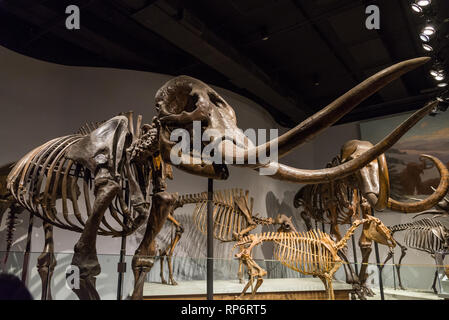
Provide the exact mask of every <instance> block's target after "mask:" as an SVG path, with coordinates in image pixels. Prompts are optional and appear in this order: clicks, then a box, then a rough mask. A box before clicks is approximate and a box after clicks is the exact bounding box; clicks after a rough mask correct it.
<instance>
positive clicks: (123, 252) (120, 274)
mask: <svg viewBox="0 0 449 320" xmlns="http://www.w3.org/2000/svg"><path fill="white" fill-rule="evenodd" d="M125 190H126V191H125V202H126V204H127V205H128V207H130V206H129V205H130V203H129V191H128V190H129V185H128V181H126V188H125ZM127 223H128V222H127V219H126V216H123V224H124V225H125V226H126V224H127ZM125 255H126V235H125V234H123V235H122V241H121V245H120V258H119V262H118V265H117V272H118V281H117V300H122V297H123V278H124V275H125V272H126V262H125Z"/></svg>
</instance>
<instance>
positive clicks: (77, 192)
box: [8, 125, 138, 236]
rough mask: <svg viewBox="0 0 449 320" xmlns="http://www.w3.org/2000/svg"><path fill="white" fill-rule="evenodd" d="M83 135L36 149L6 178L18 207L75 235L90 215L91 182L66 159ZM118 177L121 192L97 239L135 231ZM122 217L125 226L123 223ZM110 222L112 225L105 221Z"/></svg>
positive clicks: (85, 130) (86, 130)
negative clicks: (20, 206) (67, 153)
mask: <svg viewBox="0 0 449 320" xmlns="http://www.w3.org/2000/svg"><path fill="white" fill-rule="evenodd" d="M93 127H94V125H91V127H89V126H87V127H86V128H82V129H80V132H83V133H85V134H86V135H87V134H89V133H90V132H91V131H92V130H94V129H93ZM85 134H72V135H68V136H64V137H59V138H56V139H53V140H51V141H49V142H47V143H45V144H43V145H41V146H39V147H37V148H35V149H34V150H32V151H31V152H29V153H28V154H27V155H26V156H25V157H23V158H22V159H21V160H20V161H18V162H17V164H16V165H15V166H14V168H13V169H12V171H11V173H10V175H9V176H8V180H9V183H8V188H9V189H10V190H11V192H12V194H13V196H14V198H15V199H16V200H17V201H18V202H19V203H20V205H22V206H23V207H25V208H27V209H28V210H29V211H30V212H32V213H34V214H36V215H37V216H39V217H40V218H42V219H44V220H45V221H47V222H49V223H51V224H52V225H54V226H57V227H59V228H62V229H67V230H71V231H75V232H82V231H83V228H84V225H85V222H86V220H87V218H88V217H89V216H90V215H91V214H92V206H93V200H94V195H93V179H92V177H91V173H90V171H89V170H88V169H87V168H85V167H83V166H82V165H81V164H77V163H75V162H74V161H72V160H69V159H67V158H66V157H65V155H66V152H67V150H68V148H69V147H70V146H71V145H73V144H75V143H77V142H78V141H79V140H80V139H81V138H83V137H84V136H85ZM134 169H135V168H134ZM122 171H123V170H122ZM121 174H122V179H120V180H121V181H122V192H121V193H119V195H118V196H116V198H115V200H114V201H113V202H112V204H111V205H110V206H109V209H108V210H107V212H106V214H105V215H104V217H103V219H102V222H101V225H100V228H99V231H98V234H99V235H112V236H121V235H122V234H130V233H132V232H133V231H134V230H135V228H137V227H138V226H135V225H134V223H133V219H132V217H133V212H132V207H131V208H129V209H128V208H127V207H126V204H125V202H124V200H123V199H125V188H124V187H125V186H124V185H123V183H124V182H123V181H125V179H124V173H123V172H121ZM68 200H70V204H69V201H68ZM58 202H59V204H58ZM80 204H81V206H80ZM58 207H59V208H60V209H59V210H58ZM69 208H70V209H69ZM108 213H109V214H108ZM125 215H126V218H127V219H126V220H127V223H126V225H125V224H124V223H123V217H124V216H125ZM111 218H112V219H113V221H114V222H113V223H111V222H110V221H108V220H110V219H111ZM111 224H113V225H111Z"/></svg>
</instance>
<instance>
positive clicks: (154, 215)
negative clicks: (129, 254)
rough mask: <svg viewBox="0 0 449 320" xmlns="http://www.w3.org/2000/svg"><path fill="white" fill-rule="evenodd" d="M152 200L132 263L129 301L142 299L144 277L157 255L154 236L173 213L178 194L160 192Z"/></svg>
mask: <svg viewBox="0 0 449 320" xmlns="http://www.w3.org/2000/svg"><path fill="white" fill-rule="evenodd" d="M152 198H153V201H152V204H151V211H150V217H149V218H148V223H147V229H146V231H145V235H144V237H143V239H142V242H141V243H140V245H139V247H138V248H137V250H136V252H135V254H134V257H133V261H132V268H133V273H134V291H133V294H132V296H131V299H133V300H141V299H142V298H143V284H144V281H145V276H146V274H147V273H148V272H149V271H150V270H151V268H152V267H153V265H154V259H155V256H156V255H157V251H156V242H155V240H156V236H157V235H158V233H159V232H160V231H161V229H162V227H163V225H164V223H165V221H166V219H167V217H168V215H169V214H170V213H173V211H174V208H175V206H176V203H177V201H178V194H177V193H176V194H172V193H168V192H166V191H161V192H157V193H155V194H154V195H153V197H152Z"/></svg>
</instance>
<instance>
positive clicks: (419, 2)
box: [415, 0, 432, 7]
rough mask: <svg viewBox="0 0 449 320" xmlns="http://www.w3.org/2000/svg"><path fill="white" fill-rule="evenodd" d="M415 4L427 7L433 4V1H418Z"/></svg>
mask: <svg viewBox="0 0 449 320" xmlns="http://www.w3.org/2000/svg"><path fill="white" fill-rule="evenodd" d="M415 3H416V4H417V5H418V6H420V7H426V6H428V5H429V4H431V3H432V0H417V1H415Z"/></svg>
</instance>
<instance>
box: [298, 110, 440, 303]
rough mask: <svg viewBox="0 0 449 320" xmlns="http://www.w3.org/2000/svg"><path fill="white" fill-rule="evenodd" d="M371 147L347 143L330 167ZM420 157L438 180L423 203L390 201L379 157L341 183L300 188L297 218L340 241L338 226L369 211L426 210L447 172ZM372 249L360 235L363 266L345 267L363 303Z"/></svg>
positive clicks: (365, 143) (367, 292) (437, 197)
mask: <svg viewBox="0 0 449 320" xmlns="http://www.w3.org/2000/svg"><path fill="white" fill-rule="evenodd" d="M432 105H436V102H431V103H429V104H428V106H432ZM372 147H373V145H372V144H371V143H370V142H368V141H360V140H351V141H348V142H347V143H345V144H344V145H343V146H342V148H341V153H340V156H338V157H336V158H334V160H333V162H332V163H331V164H329V166H330V167H333V166H338V165H342V164H345V163H347V162H348V161H353V160H354V159H357V158H358V157H359V156H360V155H362V154H364V153H365V151H366V150H370V149H371V148H372ZM421 157H422V162H423V163H424V159H427V160H430V161H432V163H434V164H435V166H436V168H437V169H438V171H439V173H440V177H441V178H440V182H439V186H438V188H437V189H436V190H435V192H434V193H433V194H432V195H431V196H429V197H428V198H426V199H424V200H418V201H416V202H412V203H410V202H400V201H397V200H394V199H392V198H390V181H389V176H388V167H387V161H386V158H385V155H384V154H381V155H380V156H378V157H377V159H374V160H373V161H371V162H370V163H368V164H367V165H366V166H364V167H363V168H361V169H360V170H358V171H356V172H354V174H352V175H349V176H347V177H345V178H344V179H341V180H337V181H332V182H330V183H325V184H316V185H306V186H304V187H302V188H301V189H300V190H299V191H298V193H297V194H296V195H295V198H294V206H295V207H296V208H301V213H300V214H301V217H302V218H303V219H304V221H305V223H306V226H307V228H308V229H311V227H312V225H311V219H315V221H319V222H322V223H327V224H330V228H331V234H332V235H333V236H335V237H336V239H337V240H339V239H341V234H340V231H339V225H343V224H350V223H351V221H352V219H354V218H357V219H361V218H366V217H367V216H368V215H372V210H376V211H382V210H384V209H385V208H388V209H390V210H393V211H398V212H404V213H416V212H421V211H423V210H427V209H429V208H431V207H433V206H434V205H436V204H437V203H438V202H439V201H440V200H442V199H443V198H444V195H445V194H446V192H447V190H448V188H449V171H448V169H447V168H446V166H445V165H444V164H443V163H442V162H441V161H440V160H439V159H437V158H435V157H433V156H430V155H422V156H421ZM363 201H366V202H367V203H368V204H369V209H368V210H365V209H362V207H361V204H362V202H363ZM364 228H366V226H364ZM371 246H372V241H371V240H370V239H368V238H366V236H365V235H364V234H362V235H361V237H360V239H359V247H360V250H361V252H362V265H361V267H360V272H359V275H358V276H357V275H356V274H355V272H354V271H353V269H352V267H351V265H350V264H349V263H348V264H346V265H345V272H346V278H347V281H348V283H352V284H354V286H355V287H356V288H358V289H359V290H358V291H357V292H356V293H357V295H358V296H359V298H361V299H364V298H365V296H366V295H372V294H373V293H372V292H371V290H369V289H368V288H367V287H366V285H365V283H366V279H367V273H366V268H367V264H368V261H369V256H370V253H371V250H372V248H371ZM341 254H342V255H343V258H344V259H345V260H346V262H349V261H348V259H347V257H346V254H345V253H341Z"/></svg>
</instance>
